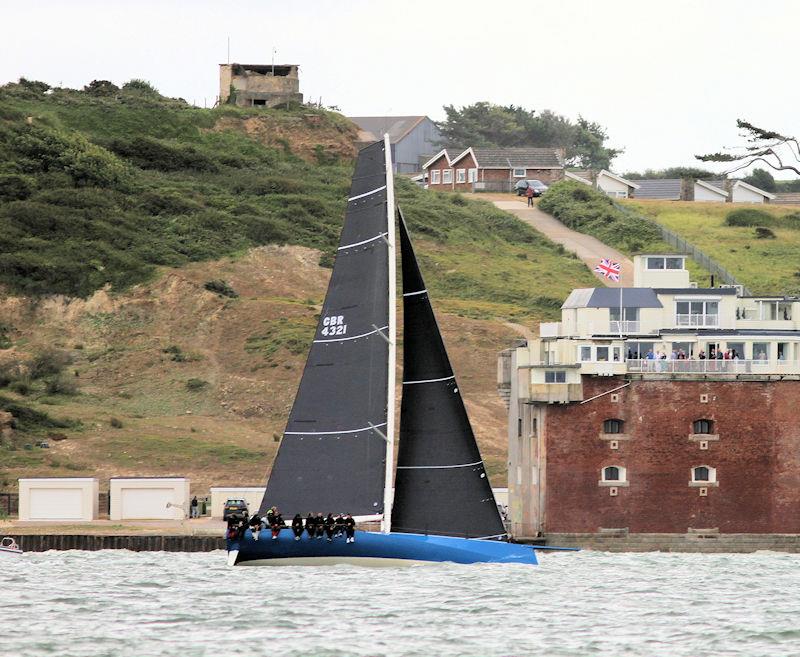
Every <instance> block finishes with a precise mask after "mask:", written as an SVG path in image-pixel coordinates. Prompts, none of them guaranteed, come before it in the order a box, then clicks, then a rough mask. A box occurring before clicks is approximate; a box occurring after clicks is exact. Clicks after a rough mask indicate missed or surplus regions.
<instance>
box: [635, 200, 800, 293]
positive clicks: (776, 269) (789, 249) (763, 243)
mask: <svg viewBox="0 0 800 657" xmlns="http://www.w3.org/2000/svg"><path fill="white" fill-rule="evenodd" d="M626 204H627V205H628V206H629V207H631V208H632V209H634V210H636V211H637V212H640V213H641V214H643V215H645V216H647V217H650V218H652V219H654V220H656V221H657V222H658V223H660V224H663V225H664V226H666V227H667V228H669V229H671V230H672V231H674V232H676V233H678V234H679V235H680V236H681V237H683V238H684V239H686V240H687V241H689V242H691V243H692V244H694V245H696V246H697V247H698V248H700V249H701V250H703V251H704V252H705V253H707V254H708V255H709V256H711V257H712V258H714V259H715V260H716V261H717V262H719V263H720V264H721V265H722V266H723V267H725V268H726V269H728V270H729V271H732V272H734V273H735V276H736V278H737V279H738V280H739V281H741V282H742V283H743V284H744V285H747V286H748V287H749V288H750V289H751V290H752V292H753V294H769V295H784V294H794V295H797V294H800V214H798V211H797V208H789V207H780V206H772V205H764V206H759V207H758V208H753V207H747V206H742V205H732V204H730V203H690V202H676V201H635V200H631V201H627V202H626ZM743 210H744V211H745V213H743ZM732 213H736V214H734V215H733V217H734V218H733V219H732V220H731V223H733V224H737V223H743V224H746V225H729V224H728V222H727V218H728V216H729V215H731V214H732ZM737 216H739V217H745V219H744V220H743V221H742V220H739V221H737V220H736V219H735V217H737ZM748 217H749V218H748ZM792 217H794V218H795V219H794V220H792ZM759 228H766V229H768V230H767V231H766V232H765V231H763V230H759Z"/></svg>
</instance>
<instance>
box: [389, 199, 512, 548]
mask: <svg viewBox="0 0 800 657" xmlns="http://www.w3.org/2000/svg"><path fill="white" fill-rule="evenodd" d="M400 249H401V254H402V265H403V401H402V404H401V408H400V448H399V452H398V459H397V476H396V478H395V495H394V508H393V510H392V531H393V532H403V533H414V534H415V533H421V534H437V535H441V536H460V537H465V538H505V536H506V533H505V528H504V527H503V522H502V519H501V518H500V514H499V512H498V510H497V505H496V504H495V499H494V494H493V493H492V488H491V485H490V484H489V479H488V477H487V475H486V471H485V469H484V464H483V460H482V459H481V455H480V451H479V450H478V445H477V443H476V441H475V436H474V434H473V433H472V427H471V426H470V423H469V418H468V417H467V411H466V409H465V408H464V402H463V400H462V398H461V394H460V393H459V391H458V384H457V383H456V379H455V376H454V374H453V370H452V368H451V367H450V360H449V359H448V357H447V351H446V350H445V346H444V342H443V341H442V336H441V333H440V332H439V327H438V325H437V323H436V317H435V316H434V314H433V309H432V308H431V304H430V301H429V299H428V293H427V290H426V288H425V283H424V282H423V279H422V274H421V273H420V270H419V265H418V264H417V259H416V257H415V256H414V250H413V247H412V245H411V240H410V238H409V235H408V230H407V228H406V225H405V221H404V219H403V216H402V213H401V214H400Z"/></svg>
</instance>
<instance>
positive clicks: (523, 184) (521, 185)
mask: <svg viewBox="0 0 800 657" xmlns="http://www.w3.org/2000/svg"><path fill="white" fill-rule="evenodd" d="M528 187H533V195H534V196H541V195H542V194H544V193H545V192H546V191H547V185H545V184H544V183H543V182H542V181H541V180H520V181H518V182H517V184H516V185H514V190H515V191H516V192H517V196H525V195H526V194H527V192H528Z"/></svg>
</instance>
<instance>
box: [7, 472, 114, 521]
mask: <svg viewBox="0 0 800 657" xmlns="http://www.w3.org/2000/svg"><path fill="white" fill-rule="evenodd" d="M99 493H100V488H99V485H98V483H97V479H93V478H89V477H53V478H45V479H20V480H19V519H20V520H41V521H46V520H77V521H86V522H88V521H91V520H96V519H97V515H98V512H99Z"/></svg>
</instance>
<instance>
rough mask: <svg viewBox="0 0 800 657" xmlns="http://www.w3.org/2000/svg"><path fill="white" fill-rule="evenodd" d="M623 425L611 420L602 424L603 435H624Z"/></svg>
mask: <svg viewBox="0 0 800 657" xmlns="http://www.w3.org/2000/svg"><path fill="white" fill-rule="evenodd" d="M624 428H625V423H624V422H623V421H622V420H618V419H616V418H612V419H609V420H605V421H604V422H603V433H624Z"/></svg>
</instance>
